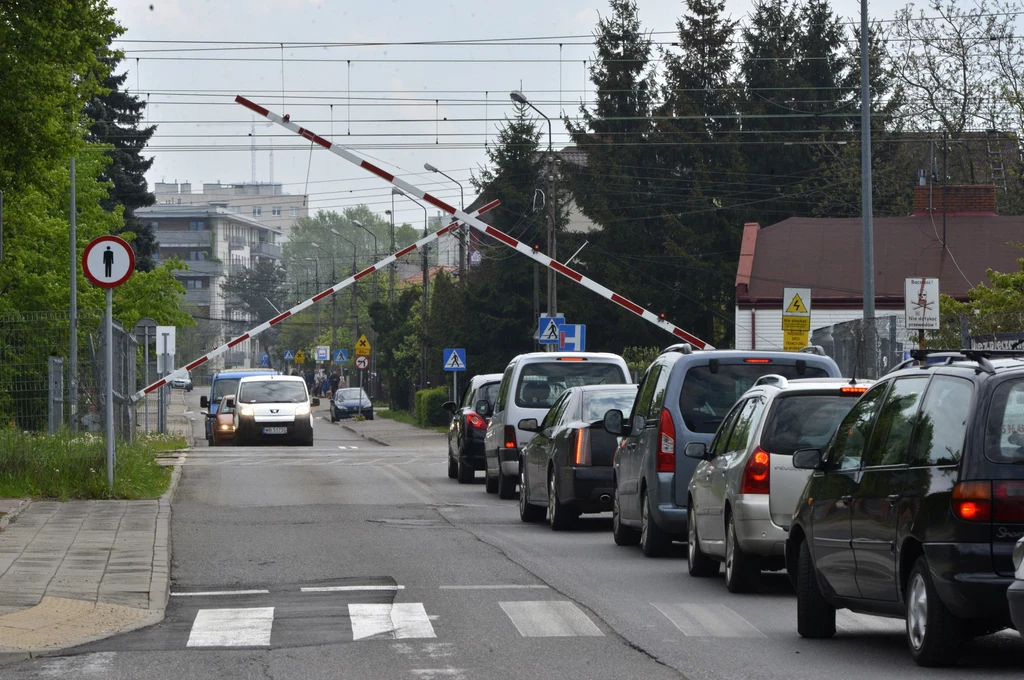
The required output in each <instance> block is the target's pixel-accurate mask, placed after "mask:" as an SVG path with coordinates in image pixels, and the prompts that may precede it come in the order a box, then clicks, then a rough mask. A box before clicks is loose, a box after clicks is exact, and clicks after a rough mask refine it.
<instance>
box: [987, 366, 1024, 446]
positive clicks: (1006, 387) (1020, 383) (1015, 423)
mask: <svg viewBox="0 0 1024 680" xmlns="http://www.w3.org/2000/svg"><path fill="white" fill-rule="evenodd" d="M985 457H986V458H988V459H989V460H990V461H992V462H993V463H1017V464H1022V465H1024V379H1018V380H1008V381H1006V382H1004V383H1002V384H1001V385H999V386H998V387H996V389H995V391H994V392H993V393H992V403H991V405H990V406H989V409H988V425H987V426H986V427H985Z"/></svg>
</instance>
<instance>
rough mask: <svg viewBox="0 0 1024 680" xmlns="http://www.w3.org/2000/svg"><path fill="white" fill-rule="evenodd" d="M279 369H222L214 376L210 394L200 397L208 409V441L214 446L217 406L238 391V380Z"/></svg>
mask: <svg viewBox="0 0 1024 680" xmlns="http://www.w3.org/2000/svg"><path fill="white" fill-rule="evenodd" d="M277 373H278V372H277V371H275V370H273V369H268V368H254V369H242V370H238V371H221V372H220V373H217V374H216V375H214V376H213V380H212V381H211V382H210V394H209V396H206V395H203V396H202V397H199V406H200V407H201V408H204V409H207V410H206V411H204V413H205V414H206V416H207V417H206V441H207V443H209V444H210V446H213V421H214V420H216V418H217V406H218V405H219V404H220V400H221V399H223V398H224V397H226V396H230V395H232V394H234V393H235V392H237V391H238V381H239V380H241V379H242V378H247V377H249V376H251V375H256V376H259V375H277Z"/></svg>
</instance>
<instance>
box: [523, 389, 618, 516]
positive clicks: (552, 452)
mask: <svg viewBox="0 0 1024 680" xmlns="http://www.w3.org/2000/svg"><path fill="white" fill-rule="evenodd" d="M635 398H636V385H587V386H583V387H572V388H569V389H567V390H566V391H565V392H563V393H562V394H561V395H560V396H559V397H558V399H557V400H556V401H555V403H554V404H553V405H552V406H551V410H549V411H548V414H547V416H545V417H544V422H542V423H538V422H537V421H536V420H535V419H533V418H527V419H525V420H521V421H519V429H521V430H526V431H529V432H535V433H536V435H535V436H534V437H533V439H531V440H530V442H529V443H528V444H527V445H526V447H525V448H524V450H523V454H522V459H521V460H520V465H519V489H520V491H519V517H520V519H522V520H523V521H524V522H541V521H543V520H544V518H545V516H547V518H548V521H549V522H550V523H551V528H552V529H554V530H556V531H560V530H562V529H568V528H571V527H572V526H573V525H574V524H575V523H576V520H577V519H579V516H580V514H582V513H589V512H607V511H610V510H611V509H612V495H613V491H614V489H615V480H614V468H613V467H612V463H613V462H614V459H615V449H616V448H617V446H618V439H617V438H616V437H615V435H612V434H609V433H608V432H607V431H606V430H605V429H604V426H603V422H604V420H603V419H604V414H605V413H607V412H608V411H610V410H611V409H618V410H620V411H623V412H628V411H629V410H630V409H631V408H632V406H633V400H634V399H635Z"/></svg>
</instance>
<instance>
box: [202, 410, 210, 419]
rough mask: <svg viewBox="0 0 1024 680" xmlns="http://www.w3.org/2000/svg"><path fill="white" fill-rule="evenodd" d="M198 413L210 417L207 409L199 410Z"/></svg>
mask: <svg viewBox="0 0 1024 680" xmlns="http://www.w3.org/2000/svg"><path fill="white" fill-rule="evenodd" d="M199 414H200V415H203V416H206V417H207V418H209V417H210V412H209V411H200V412H199Z"/></svg>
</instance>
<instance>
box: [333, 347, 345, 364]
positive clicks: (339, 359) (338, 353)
mask: <svg viewBox="0 0 1024 680" xmlns="http://www.w3.org/2000/svg"><path fill="white" fill-rule="evenodd" d="M334 363H336V364H347V363H348V350H347V349H336V350H334Z"/></svg>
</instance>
